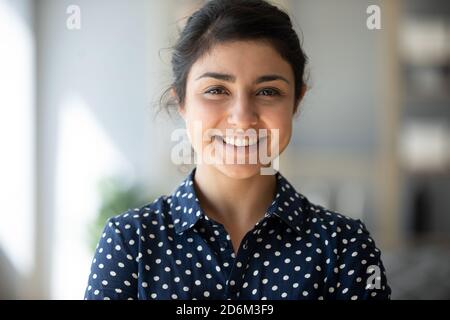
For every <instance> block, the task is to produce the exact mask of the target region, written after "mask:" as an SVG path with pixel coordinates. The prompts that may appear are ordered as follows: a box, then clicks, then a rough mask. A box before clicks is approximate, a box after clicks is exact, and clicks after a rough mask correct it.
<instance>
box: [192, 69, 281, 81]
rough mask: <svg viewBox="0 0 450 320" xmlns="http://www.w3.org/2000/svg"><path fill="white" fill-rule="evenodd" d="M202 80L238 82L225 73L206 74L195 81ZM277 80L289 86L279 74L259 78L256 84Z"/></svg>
mask: <svg viewBox="0 0 450 320" xmlns="http://www.w3.org/2000/svg"><path fill="white" fill-rule="evenodd" d="M202 78H214V79H218V80H223V81H228V82H235V81H236V77H235V76H233V75H231V74H225V73H218V72H205V73H204V74H202V75H201V76H200V77H198V78H197V79H195V80H199V79H202ZM275 80H281V81H284V82H286V83H287V84H289V81H288V80H287V79H286V78H285V77H283V76H280V75H278V74H266V75H263V76H261V77H259V78H258V79H256V80H255V84H259V83H262V82H269V81H275Z"/></svg>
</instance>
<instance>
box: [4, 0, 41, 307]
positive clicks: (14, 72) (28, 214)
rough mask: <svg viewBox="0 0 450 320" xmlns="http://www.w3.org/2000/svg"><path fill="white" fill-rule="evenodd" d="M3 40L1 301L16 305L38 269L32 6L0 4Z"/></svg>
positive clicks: (20, 0) (16, 0)
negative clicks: (36, 265) (6, 300)
mask: <svg viewBox="0 0 450 320" xmlns="http://www.w3.org/2000/svg"><path fill="white" fill-rule="evenodd" d="M0 39H1V41H0V88H1V89H0V150H1V157H0V177H1V179H0V197H1V202H2V210H1V211H0V298H9V299H12V298H15V297H18V296H20V295H22V293H23V290H27V289H28V286H29V285H30V284H29V283H28V282H27V281H24V280H25V279H27V278H28V277H29V275H30V273H31V272H32V270H33V267H34V263H33V255H34V247H33V243H34V238H33V237H34V230H33V227H34V204H35V203H34V202H35V198H34V191H35V185H34V181H35V180H34V173H35V168H34V157H35V153H34V151H35V150H34V148H35V141H34V130H35V126H34V122H35V113H34V107H35V106H34V98H35V97H34V94H35V91H34V89H35V87H34V85H35V82H34V80H35V79H34V75H35V74H34V71H35V65H34V63H35V61H34V54H35V45H34V37H33V1H31V0H0ZM22 285H23V287H22Z"/></svg>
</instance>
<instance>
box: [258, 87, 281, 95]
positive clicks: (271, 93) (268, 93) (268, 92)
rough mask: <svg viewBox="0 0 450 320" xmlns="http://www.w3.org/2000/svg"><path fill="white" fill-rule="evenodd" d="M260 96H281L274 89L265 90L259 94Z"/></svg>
mask: <svg viewBox="0 0 450 320" xmlns="http://www.w3.org/2000/svg"><path fill="white" fill-rule="evenodd" d="M258 95H262V96H277V95H280V92H278V90H275V89H272V88H265V89H262V90H260V91H259V92H258Z"/></svg>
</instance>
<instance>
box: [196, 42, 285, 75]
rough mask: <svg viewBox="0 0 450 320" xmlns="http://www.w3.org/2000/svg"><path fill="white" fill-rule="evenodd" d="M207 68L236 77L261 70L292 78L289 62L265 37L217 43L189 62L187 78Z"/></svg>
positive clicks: (261, 72)
mask: <svg viewBox="0 0 450 320" xmlns="http://www.w3.org/2000/svg"><path fill="white" fill-rule="evenodd" d="M211 71H214V72H224V73H228V74H233V75H235V76H236V78H238V79H239V78H252V79H253V78H255V77H258V76H260V75H262V74H281V75H283V76H285V77H286V78H288V79H290V80H293V78H294V75H293V71H292V67H291V66H290V64H289V63H288V62H287V61H286V60H284V59H283V58H282V57H281V55H280V54H279V53H278V51H276V50H275V48H274V47H273V46H272V45H271V44H270V43H268V42H266V41H233V42H225V43H218V44H216V45H214V46H213V47H212V48H211V49H210V50H209V51H208V52H207V53H205V54H204V55H203V56H202V57H200V58H199V59H198V60H197V61H196V62H195V63H194V64H193V65H192V67H191V71H190V73H189V77H188V78H193V77H195V76H196V75H200V74H202V73H204V72H211Z"/></svg>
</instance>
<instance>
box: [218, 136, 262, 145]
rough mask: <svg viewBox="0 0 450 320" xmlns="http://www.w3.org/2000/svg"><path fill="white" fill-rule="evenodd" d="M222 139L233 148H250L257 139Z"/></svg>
mask: <svg viewBox="0 0 450 320" xmlns="http://www.w3.org/2000/svg"><path fill="white" fill-rule="evenodd" d="M222 139H223V140H224V141H225V143H226V144H230V145H233V146H235V147H247V146H252V145H254V144H256V143H257V142H258V138H257V137H245V138H243V139H241V138H235V137H224V138H222Z"/></svg>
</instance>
